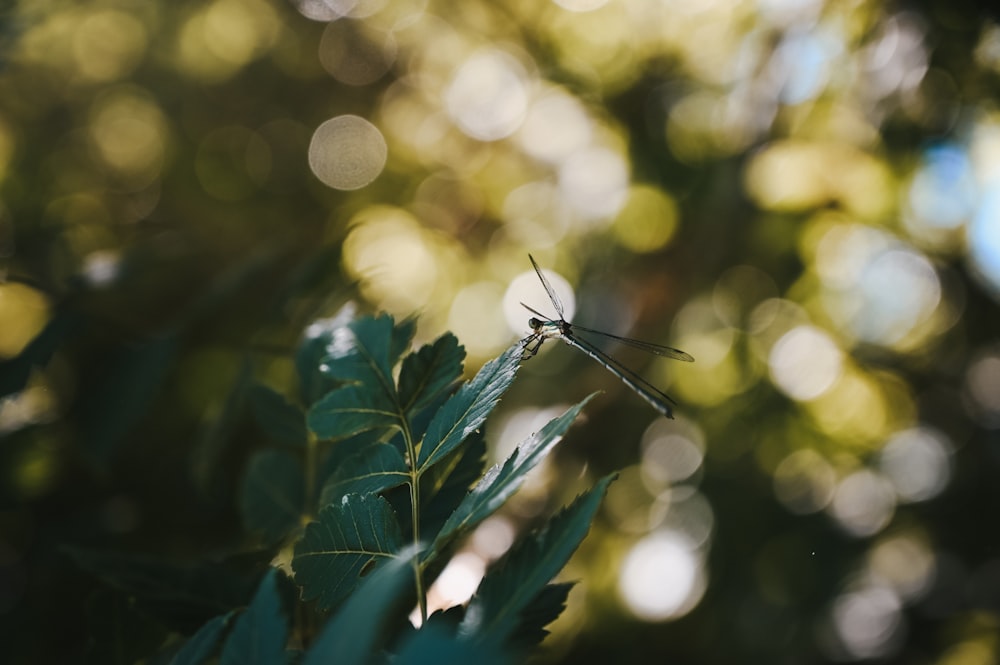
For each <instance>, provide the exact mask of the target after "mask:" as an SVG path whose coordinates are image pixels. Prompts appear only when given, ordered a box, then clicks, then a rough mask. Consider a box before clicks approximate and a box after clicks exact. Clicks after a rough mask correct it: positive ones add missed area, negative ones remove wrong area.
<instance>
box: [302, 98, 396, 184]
mask: <svg viewBox="0 0 1000 665" xmlns="http://www.w3.org/2000/svg"><path fill="white" fill-rule="evenodd" d="M387 156H388V148H387V146H386V143H385V139H384V138H383V137H382V132H380V131H379V130H378V127H376V126H375V125H373V124H371V123H370V122H368V121H367V120H365V119H364V118H362V117H359V116H356V115H341V116H337V117H336V118H331V119H330V120H327V121H326V122H324V123H323V124H322V125H320V126H319V127H317V128H316V131H315V132H314V133H313V136H312V140H311V141H310V142H309V168H311V169H312V172H313V173H314V174H315V175H316V177H317V178H319V179H320V180H321V181H323V184H325V185H327V186H328V187H332V188H333V189H340V190H348V191H349V190H354V189H360V188H362V187H364V186H365V185H367V184H369V183H371V182H372V181H373V180H375V178H377V177H378V176H379V174H380V173H381V172H382V169H383V168H384V167H385V162H386V158H387Z"/></svg>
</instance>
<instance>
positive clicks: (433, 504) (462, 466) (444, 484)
mask: <svg viewBox="0 0 1000 665" xmlns="http://www.w3.org/2000/svg"><path fill="white" fill-rule="evenodd" d="M485 467H486V438H485V437H484V436H483V433H482V432H481V431H480V432H474V433H473V434H472V435H471V436H469V438H467V439H466V440H465V443H464V444H462V446H461V447H460V448H456V449H455V450H454V451H452V453H451V454H450V455H448V456H447V457H446V458H444V459H443V460H441V462H439V463H438V464H435V465H434V466H432V467H431V468H430V470H429V471H428V472H427V473H425V474H424V475H423V477H422V478H421V479H420V496H421V499H422V500H423V503H424V507H423V508H421V510H420V524H421V527H422V528H423V531H424V533H427V534H435V533H437V532H438V531H439V530H440V529H441V527H442V525H444V523H445V522H446V521H447V520H448V518H449V517H451V514H452V513H454V512H455V509H456V508H458V506H459V505H460V504H461V503H462V501H463V500H464V499H465V497H466V495H468V493H469V488H470V487H472V485H473V484H474V483H475V482H476V481H477V480H479V478H480V477H481V476H482V475H483V469H484V468H485Z"/></svg>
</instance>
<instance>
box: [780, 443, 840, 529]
mask: <svg viewBox="0 0 1000 665" xmlns="http://www.w3.org/2000/svg"><path fill="white" fill-rule="evenodd" d="M836 485H837V475H836V472H835V471H834V470H833V467H832V466H830V463H829V462H827V461H826V459H825V458H824V457H823V456H822V455H820V454H819V453H817V452H816V451H815V450H810V449H808V448H804V449H801V450H796V451H795V452H793V453H792V454H790V455H788V456H787V457H785V459H783V460H781V463H779V464H778V467H777V468H776V469H775V470H774V494H775V496H776V497H777V498H778V501H780V502H781V504H782V505H783V506H784V507H785V508H787V509H788V510H789V511H791V512H792V513H794V514H796V515H808V514H810V513H815V512H818V511H820V510H823V509H824V508H826V507H827V506H828V505H829V504H830V501H832V500H833V495H834V491H835V490H836Z"/></svg>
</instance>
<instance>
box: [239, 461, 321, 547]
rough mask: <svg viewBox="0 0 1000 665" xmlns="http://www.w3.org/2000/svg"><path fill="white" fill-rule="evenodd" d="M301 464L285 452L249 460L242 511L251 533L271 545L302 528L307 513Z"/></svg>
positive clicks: (241, 504) (244, 482)
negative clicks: (304, 515) (259, 535)
mask: <svg viewBox="0 0 1000 665" xmlns="http://www.w3.org/2000/svg"><path fill="white" fill-rule="evenodd" d="M304 483H305V479H304V476H303V469H302V464H301V463H300V462H299V460H298V458H297V457H296V456H295V455H293V454H291V453H289V452H287V451H284V450H263V451H260V452H257V453H255V454H254V456H253V457H252V458H250V464H249V465H248V467H247V471H246V474H245V475H244V476H243V491H242V493H241V497H242V500H241V501H240V508H241V510H242V513H243V523H244V524H245V525H246V527H247V530H248V531H260V532H262V533H263V534H264V537H265V538H266V539H267V541H268V542H276V541H279V540H281V539H282V538H284V537H285V536H286V535H288V533H289V532H290V531H292V530H293V529H294V528H295V527H297V526H298V525H299V520H300V519H301V517H302V514H303V510H304V501H305V497H304Z"/></svg>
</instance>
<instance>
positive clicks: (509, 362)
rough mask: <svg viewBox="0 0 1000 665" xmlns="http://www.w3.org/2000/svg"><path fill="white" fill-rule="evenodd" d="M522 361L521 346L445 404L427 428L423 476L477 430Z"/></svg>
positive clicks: (490, 365)
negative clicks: (429, 468)
mask: <svg viewBox="0 0 1000 665" xmlns="http://www.w3.org/2000/svg"><path fill="white" fill-rule="evenodd" d="M520 361H521V345H520V344H514V345H513V346H511V347H510V348H509V349H507V350H506V351H504V353H503V355H501V356H500V357H499V358H497V359H495V360H491V361H490V362H488V363H486V364H485V365H484V366H483V368H482V369H481V370H479V373H478V374H476V376H475V377H474V378H473V379H472V380H471V381H469V382H467V383H465V384H464V385H463V386H462V387H461V388H459V390H458V392H457V393H455V394H454V395H452V397H451V399H449V400H448V401H447V402H445V404H444V406H442V407H441V408H440V409H439V410H438V412H437V413H436V414H435V415H434V419H433V420H432V421H431V424H430V425H428V426H427V433H426V434H424V441H423V443H422V444H421V446H420V453H419V455H418V464H417V467H418V469H419V471H420V473H424V472H425V471H426V470H427V469H428V467H430V466H431V465H433V464H435V463H436V462H438V461H440V460H441V459H443V458H444V457H445V456H446V455H447V454H448V453H450V452H451V451H452V450H454V449H455V448H457V447H458V445H459V444H461V443H462V441H464V440H465V437H467V436H469V434H471V433H472V432H474V431H475V430H476V429H478V428H479V427H480V426H481V425H482V424H483V421H485V420H486V417H487V416H488V415H489V414H490V412H491V411H492V410H493V408H494V407H495V406H496V405H497V402H499V401H500V397H501V396H502V395H503V394H504V392H506V391H507V388H509V387H510V384H511V383H512V382H513V381H514V375H515V374H516V373H517V368H518V365H519V364H520Z"/></svg>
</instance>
